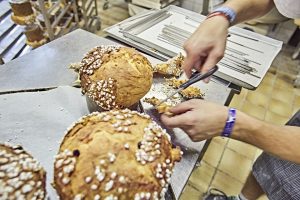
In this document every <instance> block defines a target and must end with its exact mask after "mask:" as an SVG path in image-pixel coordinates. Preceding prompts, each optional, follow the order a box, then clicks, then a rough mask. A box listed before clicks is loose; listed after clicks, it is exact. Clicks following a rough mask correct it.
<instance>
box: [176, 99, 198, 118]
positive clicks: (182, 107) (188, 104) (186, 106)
mask: <svg viewBox="0 0 300 200" xmlns="http://www.w3.org/2000/svg"><path fill="white" fill-rule="evenodd" d="M193 108H194V103H193V100H190V101H185V102H182V103H180V104H177V105H176V106H174V107H172V108H170V112H171V113H173V114H174V115H179V114H182V113H185V112H187V111H190V110H192V109H193Z"/></svg>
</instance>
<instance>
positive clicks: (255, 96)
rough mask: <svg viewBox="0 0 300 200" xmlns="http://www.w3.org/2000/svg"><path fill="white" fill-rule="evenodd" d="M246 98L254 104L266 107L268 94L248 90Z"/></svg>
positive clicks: (268, 98)
mask: <svg viewBox="0 0 300 200" xmlns="http://www.w3.org/2000/svg"><path fill="white" fill-rule="evenodd" d="M246 99H247V101H249V102H251V103H252V104H254V105H257V106H261V107H263V108H267V106H268V104H269V100H270V96H268V95H265V94H263V93H260V92H256V91H255V92H249V93H248V95H247V97H246Z"/></svg>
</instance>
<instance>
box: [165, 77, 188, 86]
mask: <svg viewBox="0 0 300 200" xmlns="http://www.w3.org/2000/svg"><path fill="white" fill-rule="evenodd" d="M186 81H187V80H186V79H177V78H174V77H173V78H170V79H166V82H167V84H168V85H169V86H171V87H172V88H174V89H178V88H179V86H180V85H182V84H183V83H185V82H186Z"/></svg>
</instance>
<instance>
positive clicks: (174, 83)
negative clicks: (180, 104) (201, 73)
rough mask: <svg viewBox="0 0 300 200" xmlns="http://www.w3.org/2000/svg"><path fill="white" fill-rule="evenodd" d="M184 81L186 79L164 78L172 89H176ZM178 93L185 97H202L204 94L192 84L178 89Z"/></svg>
mask: <svg viewBox="0 0 300 200" xmlns="http://www.w3.org/2000/svg"><path fill="white" fill-rule="evenodd" d="M186 81H187V80H186V79H176V78H170V79H166V83H167V84H168V85H169V86H171V87H172V88H174V89H178V88H179V86H180V85H182V84H183V83H185V82H186ZM179 94H181V95H182V96H183V97H184V98H186V99H193V98H203V96H204V93H202V92H201V90H200V89H199V88H197V87H194V86H189V87H188V88H186V89H184V90H182V91H180V92H179Z"/></svg>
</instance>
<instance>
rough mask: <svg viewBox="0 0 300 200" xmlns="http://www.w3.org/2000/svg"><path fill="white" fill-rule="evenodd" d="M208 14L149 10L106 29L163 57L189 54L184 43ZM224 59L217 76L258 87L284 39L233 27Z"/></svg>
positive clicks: (124, 40)
mask: <svg viewBox="0 0 300 200" xmlns="http://www.w3.org/2000/svg"><path fill="white" fill-rule="evenodd" d="M204 19H205V16H203V15H200V14H198V13H194V12H191V11H189V10H186V9H183V8H179V7H177V6H172V5H171V6H168V7H167V8H164V9H162V10H158V11H149V13H148V15H147V14H145V13H144V14H143V15H142V16H135V17H134V18H129V19H127V20H125V21H123V22H120V23H119V24H116V25H114V26H112V27H109V28H107V29H105V31H106V32H107V33H108V34H109V35H110V36H111V37H115V38H116V39H119V40H122V41H123V42H125V43H129V44H131V45H134V46H135V47H137V48H139V49H141V50H143V51H146V52H147V53H150V54H151V55H154V56H156V57H158V58H160V59H166V58H170V57H174V56H175V55H177V54H178V53H179V52H181V53H183V54H185V52H184V51H183V48H182V45H183V43H184V41H185V40H186V39H187V38H188V37H189V36H190V35H191V34H192V33H193V32H194V31H195V30H196V28H197V27H198V26H199V24H200V23H201V22H202V21H203V20H204ZM229 34H230V37H228V40H227V47H226V51H225V56H224V59H222V60H221V61H220V63H219V64H218V66H219V68H220V69H219V71H218V72H217V73H216V75H217V76H219V77H221V78H224V79H225V80H227V81H230V82H232V83H235V84H237V85H239V86H242V87H245V88H248V89H255V88H256V87H257V86H258V85H259V84H260V82H261V81H262V79H263V77H264V76H265V74H266V72H267V70H268V69H269V67H270V66H271V63H272V61H273V60H274V58H275V56H276V55H277V54H278V52H279V51H280V49H281V46H282V42H280V41H277V40H274V39H271V38H268V37H266V36H262V35H259V34H257V33H254V32H251V31H248V30H245V29H241V28H238V27H232V28H230V29H229Z"/></svg>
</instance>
